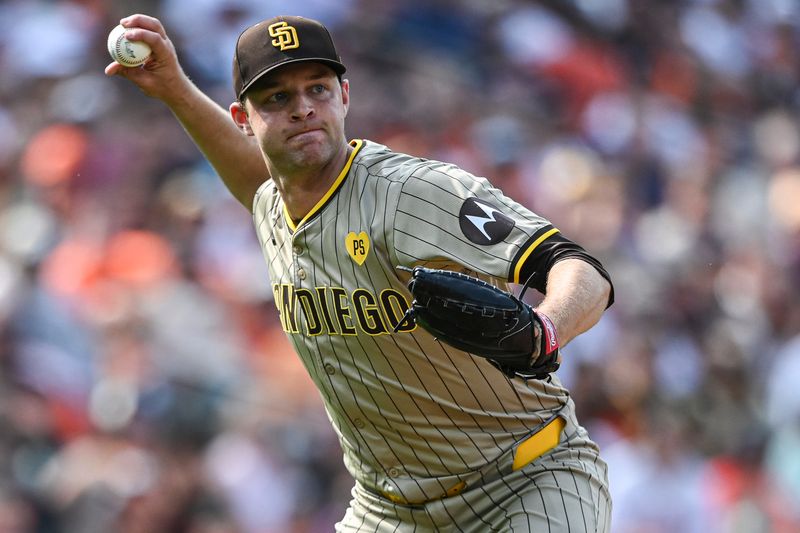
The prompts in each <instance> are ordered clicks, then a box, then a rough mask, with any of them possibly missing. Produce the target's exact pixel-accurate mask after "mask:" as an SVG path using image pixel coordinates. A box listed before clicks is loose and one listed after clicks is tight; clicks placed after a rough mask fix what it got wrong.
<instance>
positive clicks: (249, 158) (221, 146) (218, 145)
mask: <svg viewBox="0 0 800 533" xmlns="http://www.w3.org/2000/svg"><path fill="white" fill-rule="evenodd" d="M120 24H122V25H123V26H124V27H126V28H128V29H129V31H128V32H127V33H126V37H127V38H128V39H129V40H132V41H144V42H146V43H147V44H148V45H150V48H151V49H152V55H151V57H150V59H148V61H147V63H146V64H145V65H144V66H142V67H133V68H127V67H123V66H122V65H120V64H118V63H116V62H113V63H111V64H110V65H108V66H107V67H106V69H105V72H106V74H107V75H109V76H113V75H119V76H122V77H123V78H127V79H128V80H130V81H132V82H133V83H135V84H136V85H137V86H138V87H139V88H140V89H141V90H142V92H144V93H145V94H147V95H148V96H151V97H153V98H157V99H159V100H161V101H162V102H164V103H165V104H166V105H167V106H168V107H169V108H170V110H171V111H172V113H173V114H174V115H175V117H176V118H177V119H178V121H179V122H180V123H181V125H182V126H183V128H184V129H185V130H186V132H187V133H188V134H189V136H190V137H191V138H192V140H193V141H194V143H195V144H196V145H197V147H198V148H199V149H200V151H202V152H203V155H204V156H205V157H206V159H208V161H209V162H210V163H211V165H212V166H213V167H214V169H215V170H216V171H217V173H218V174H219V176H220V177H221V178H222V181H223V182H224V183H225V185H226V186H227V187H228V189H229V190H230V191H231V194H233V196H234V197H235V198H236V199H237V200H238V201H239V202H241V203H242V204H243V205H244V206H245V207H246V208H247V209H248V210H250V209H251V208H252V203H253V197H254V196H255V193H256V190H257V189H258V187H259V186H260V185H261V184H262V183H263V182H264V181H265V180H266V179H268V178H269V172H268V171H267V166H266V163H265V162H264V159H263V157H262V155H261V150H260V149H259V148H258V145H257V144H256V142H255V140H254V138H253V137H249V136H247V135H245V134H244V133H242V131H240V130H239V128H238V127H237V126H236V125H235V124H234V122H233V121H232V120H231V117H230V113H229V112H228V110H227V109H223V108H222V107H221V106H219V105H218V104H217V103H216V102H214V101H213V100H211V98H209V97H208V96H207V95H206V94H204V93H203V92H202V91H201V90H200V89H199V88H197V86H196V85H195V84H194V83H192V81H191V80H190V79H189V77H188V76H187V75H186V74H185V73H184V72H183V69H182V68H181V65H180V63H179V62H178V56H177V54H176V52H175V47H174V45H173V44H172V41H171V40H170V39H169V37H168V36H167V33H166V31H165V30H164V26H163V25H162V24H161V22H160V21H159V20H158V19H156V18H153V17H150V16H147V15H141V14H137V15H131V16H129V17H125V18H123V19H122V20H121V21H120Z"/></svg>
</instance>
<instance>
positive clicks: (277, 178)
mask: <svg viewBox="0 0 800 533" xmlns="http://www.w3.org/2000/svg"><path fill="white" fill-rule="evenodd" d="M352 151H353V147H352V146H350V145H349V144H345V145H343V146H342V149H341V150H338V151H337V152H336V154H335V155H334V156H333V157H332V158H331V159H330V160H329V161H328V162H327V163H325V164H324V165H322V166H319V167H308V166H306V167H293V168H281V167H280V166H277V165H274V164H272V163H270V162H269V161H268V162H267V165H268V166H269V168H270V175H271V176H272V179H273V181H274V182H275V186H276V187H277V188H278V192H279V193H280V195H281V199H282V200H283V203H284V205H286V211H287V212H288V213H289V216H290V217H292V220H293V221H294V222H295V223H299V222H300V221H301V220H302V219H303V218H304V217H305V216H306V215H307V214H308V213H309V212H310V211H311V210H312V209H313V208H314V206H316V205H317V203H319V201H320V200H321V199H322V197H323V196H325V194H326V193H327V192H328V191H329V190H330V188H331V186H332V185H333V183H334V182H335V181H336V178H338V177H339V174H340V173H341V172H342V169H343V168H344V166H345V164H346V163H347V159H348V158H349V157H350V154H351V153H352Z"/></svg>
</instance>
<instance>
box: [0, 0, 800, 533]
mask: <svg viewBox="0 0 800 533" xmlns="http://www.w3.org/2000/svg"><path fill="white" fill-rule="evenodd" d="M134 12H145V13H148V14H152V15H155V16H158V17H159V18H161V19H162V20H163V21H164V23H165V25H166V27H167V30H168V32H169V33H170V35H171V36H172V38H173V40H174V41H175V44H176V47H177V48H178V50H179V53H180V55H181V60H182V62H183V65H184V67H185V69H186V70H187V72H188V73H189V74H190V76H191V77H192V78H193V79H194V80H195V82H196V83H197V84H198V85H199V86H200V87H202V88H203V89H204V90H206V91H208V92H209V93H210V94H211V95H212V96H213V97H214V98H215V99H216V100H217V101H219V102H220V103H222V104H223V105H226V106H227V104H228V103H229V102H230V100H231V98H232V94H231V89H230V57H231V50H232V48H233V43H234V40H235V38H236V36H237V34H238V32H239V31H240V30H241V29H242V28H243V27H244V26H245V25H246V24H248V23H250V22H253V21H255V20H259V19H262V18H266V17H267V16H271V15H273V14H276V13H281V12H286V13H291V14H300V15H306V16H311V17H314V18H318V19H320V20H322V21H324V22H325V23H327V24H328V25H329V26H330V27H331V29H332V31H333V33H334V35H335V38H336V40H337V42H338V44H339V47H340V51H341V54H342V56H343V58H344V61H345V63H346V64H347V65H348V67H349V73H348V77H349V78H350V80H351V82H352V95H353V105H352V109H351V112H350V117H349V123H348V133H349V135H351V136H354V137H366V138H371V139H373V140H376V141H380V142H383V143H386V144H389V145H390V146H391V147H392V148H394V149H397V150H401V151H409V152H411V153H414V154H419V155H423V156H427V157H431V158H437V159H444V160H449V161H454V162H456V163H459V164H461V165H462V166H464V167H465V168H467V169H468V170H471V171H473V172H474V173H476V174H481V175H486V176H489V177H490V178H491V179H492V180H493V181H494V182H495V183H496V184H497V185H498V186H500V187H501V188H502V189H503V190H505V191H506V192H507V193H509V194H510V195H511V196H513V197H515V198H517V199H519V200H520V201H522V202H523V203H526V204H527V205H528V206H529V207H531V208H532V209H533V210H534V211H537V212H539V213H541V214H542V215H544V216H547V217H549V218H551V219H552V220H553V221H554V222H555V223H556V225H557V226H558V227H559V228H560V229H561V230H562V231H563V232H564V234H566V235H567V236H569V237H571V238H573V239H574V240H576V241H577V242H579V243H582V244H583V245H585V246H586V247H587V248H588V249H589V250H591V251H592V252H593V253H594V254H596V255H597V256H598V257H600V258H601V259H602V260H603V262H604V263H605V264H606V266H607V267H608V270H609V271H610V272H611V274H612V277H613V278H614V279H615V282H616V291H617V303H616V304H615V305H614V307H612V309H611V310H610V311H609V312H608V313H607V314H606V316H605V317H604V318H603V320H602V321H601V323H600V324H599V325H598V326H597V327H595V328H594V329H593V330H592V331H591V332H589V333H587V334H585V335H584V336H582V337H580V338H579V339H577V340H576V341H575V342H573V343H572V344H571V345H570V346H569V347H568V349H567V350H566V361H565V364H564V366H563V368H562V370H561V371H560V373H561V376H562V378H563V379H564V381H565V382H566V383H567V384H568V385H569V386H570V387H571V389H572V392H573V395H574V398H575V401H576V403H577V408H578V414H579V416H580V418H581V420H582V421H583V423H584V425H586V426H587V427H588V428H589V430H590V431H591V433H592V435H593V436H594V437H595V439H596V440H597V441H598V442H599V443H600V444H601V446H602V448H603V452H604V455H605V458H606V459H607V460H608V462H609V463H610V468H611V490H612V493H613V496H614V499H615V502H614V527H613V529H614V531H616V532H631V533H632V532H646V533H656V532H678V531H680V532H704V533H711V532H748V533H752V532H767V531H778V532H781V531H786V532H788V531H797V530H799V529H800V506H798V505H797V503H798V501H800V335H799V333H800V305H798V302H800V125H799V124H800V121H799V120H798V118H799V117H800V89H799V87H800V84H799V83H798V82H800V79H799V78H800V4H799V3H798V2H796V1H795V0H683V1H666V0H663V1H657V0H648V1H643V0H639V1H633V0H572V1H555V0H553V1H541V2H524V1H521V0H493V1H481V0H463V1H455V0H452V1H448V0H435V1H434V0H408V1H389V0H335V1H334V0H329V1H326V0H294V1H293V2H290V3H284V2H278V1H271V0H258V1H245V0H164V1H154V0H150V1H136V2H135V1H132V0H127V1H114V2H111V1H107V0H105V1H104V0H73V1H65V0H48V1H44V0H7V1H5V2H3V3H2V4H0V73H2V74H0V365H1V366H0V368H1V371H0V531H2V532H3V533H13V532H28V531H35V532H61V531H64V532H81V533H92V532H98V533H99V532H108V531H120V532H128V533H133V532H148V533H150V532H156V531H158V532H161V531H164V532H167V531H170V532H172V531H174V532H191V533H212V532H214V533H222V532H230V533H232V532H242V533H273V532H274V533H277V532H288V531H297V532H316V531H330V530H331V525H332V524H333V522H334V521H335V520H337V519H338V518H339V517H340V516H341V514H342V512H343V510H344V508H345V506H346V502H347V500H348V498H349V488H350V485H351V481H350V478H349V476H348V475H347V474H346V472H345V471H344V469H343V467H342V463H341V455H340V451H339V448H338V445H337V443H336V441H335V438H334V435H333V432H332V430H331V429H330V427H329V424H328V422H327V420H326V419H325V416H324V413H323V412H322V409H321V407H320V402H319V397H318V394H317V392H316V391H315V390H314V388H313V387H312V386H311V384H310V381H309V380H308V378H307V377H306V376H305V374H304V373H303V370H302V368H301V366H300V364H299V363H298V361H297V360H296V358H295V357H294V355H293V354H292V353H291V351H290V349H289V347H288V345H287V344H286V342H285V341H284V339H283V333H282V332H281V329H280V326H279V323H278V321H277V320H276V314H275V310H274V308H273V305H272V302H271V301H270V298H271V294H270V289H269V282H268V280H267V279H266V267H265V266H264V265H263V260H262V257H261V253H260V250H259V247H258V244H257V242H256V240H255V237H254V232H253V230H252V228H251V224H250V219H249V216H248V213H247V212H246V211H245V210H243V209H242V208H241V207H240V206H239V205H238V204H236V202H235V201H234V200H233V199H232V197H231V196H230V195H229V194H228V193H227V191H225V190H224V188H223V187H222V186H221V185H220V184H219V183H218V182H217V179H216V178H215V176H214V174H213V172H212V171H211V170H210V168H209V167H208V165H207V164H206V163H204V161H203V160H202V158H201V157H200V154H199V152H198V151H197V150H196V149H195V148H194V147H193V145H192V144H191V142H190V141H189V140H188V138H187V137H186V136H185V134H184V133H183V132H182V131H181V129H180V127H179V126H178V125H177V124H176V122H175V120H174V119H173V118H172V116H171V115H170V113H169V111H168V110H167V109H166V108H165V107H164V106H163V105H162V104H161V103H160V102H157V101H153V100H149V99H147V98H146V97H144V96H143V95H142V94H141V93H139V92H138V90H137V89H135V88H134V87H133V86H132V84H130V83H128V82H126V81H124V80H121V79H108V78H106V77H104V75H103V73H102V71H103V67H104V66H105V65H106V64H107V63H108V61H109V59H108V55H107V52H106V49H105V37H106V34H107V32H108V31H109V29H110V28H111V27H112V26H113V25H115V24H116V22H117V21H118V20H119V18H120V17H122V16H124V15H127V14H130V13H134Z"/></svg>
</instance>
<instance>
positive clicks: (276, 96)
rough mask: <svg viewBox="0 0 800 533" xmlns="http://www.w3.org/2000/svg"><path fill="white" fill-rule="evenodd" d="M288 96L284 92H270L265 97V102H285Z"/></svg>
mask: <svg viewBox="0 0 800 533" xmlns="http://www.w3.org/2000/svg"><path fill="white" fill-rule="evenodd" d="M288 98H289V95H288V94H287V93H285V92H282V91H278V92H276V93H272V94H271V95H269V96H268V97H267V103H270V104H280V103H283V102H285V101H286V100H287V99H288Z"/></svg>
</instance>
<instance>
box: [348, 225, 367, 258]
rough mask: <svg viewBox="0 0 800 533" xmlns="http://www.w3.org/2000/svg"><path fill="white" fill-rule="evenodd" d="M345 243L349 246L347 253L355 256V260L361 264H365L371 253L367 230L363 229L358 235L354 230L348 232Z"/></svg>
mask: <svg viewBox="0 0 800 533" xmlns="http://www.w3.org/2000/svg"><path fill="white" fill-rule="evenodd" d="M344 245H345V247H346V248H347V253H348V254H350V257H352V258H353V261H355V262H356V263H358V264H359V265H363V264H364V261H366V259H367V254H368V253H369V237H368V236H367V232H366V231H362V232H361V233H359V234H358V235H356V233H355V232H354V231H351V232H350V233H348V234H347V237H345V238H344Z"/></svg>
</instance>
